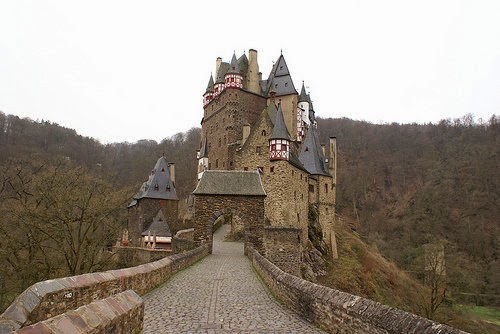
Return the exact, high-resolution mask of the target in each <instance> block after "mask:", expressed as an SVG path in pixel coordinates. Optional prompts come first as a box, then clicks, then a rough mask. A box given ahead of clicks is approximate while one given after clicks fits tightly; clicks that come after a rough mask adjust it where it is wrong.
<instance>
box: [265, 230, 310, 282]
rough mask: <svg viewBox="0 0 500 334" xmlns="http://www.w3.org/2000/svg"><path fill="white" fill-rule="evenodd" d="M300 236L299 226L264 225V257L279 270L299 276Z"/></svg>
mask: <svg viewBox="0 0 500 334" xmlns="http://www.w3.org/2000/svg"><path fill="white" fill-rule="evenodd" d="M301 236H302V230H301V229H300V228H294V227H281V226H266V227H265V228H264V249H265V255H266V258H267V259H268V260H269V261H271V262H272V263H274V264H275V265H276V266H278V267H279V268H280V269H281V270H283V271H285V272H287V273H289V274H292V275H295V276H299V277H300V266H301V264H302V247H301V245H302V243H301V240H300V238H301Z"/></svg>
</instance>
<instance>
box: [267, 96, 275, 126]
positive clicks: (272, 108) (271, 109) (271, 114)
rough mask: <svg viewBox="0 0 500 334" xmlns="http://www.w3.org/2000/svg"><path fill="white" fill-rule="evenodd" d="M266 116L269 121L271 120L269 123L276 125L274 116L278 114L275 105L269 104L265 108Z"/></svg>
mask: <svg viewBox="0 0 500 334" xmlns="http://www.w3.org/2000/svg"><path fill="white" fill-rule="evenodd" d="M266 111H267V115H268V116H269V119H270V120H271V123H273V126H274V123H276V114H277V113H278V108H276V105H275V104H274V103H272V102H271V103H269V105H268V106H267V108H266Z"/></svg>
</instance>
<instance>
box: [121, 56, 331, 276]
mask: <svg viewBox="0 0 500 334" xmlns="http://www.w3.org/2000/svg"><path fill="white" fill-rule="evenodd" d="M215 65H216V68H215V74H216V75H215V80H214V78H213V77H212V76H210V79H209V82H208V86H207V89H206V91H205V93H204V94H203V118H202V121H201V125H202V129H201V142H200V149H199V150H198V151H197V159H198V181H199V180H201V179H202V177H203V175H204V174H207V175H208V176H209V178H216V179H217V180H218V181H213V182H215V183H218V184H220V182H223V183H224V182H226V183H230V182H232V181H231V180H230V179H232V180H236V179H237V178H238V176H236V175H235V174H234V173H236V172H237V171H240V172H243V171H258V174H259V175H258V177H257V179H259V178H260V180H259V181H258V183H259V184H260V183H261V186H260V187H261V188H263V192H262V194H263V195H264V196H265V199H264V200H263V206H264V208H263V213H264V214H263V226H265V227H267V229H266V232H258V233H259V236H258V239H259V240H261V241H262V240H264V241H263V242H264V243H266V244H267V246H263V248H262V251H263V252H265V253H266V254H267V256H268V257H270V256H271V254H272V255H276V254H277V253H279V252H283V249H285V248H287V249H289V250H287V251H286V252H288V253H290V254H292V253H293V254H295V256H294V257H293V256H292V257H293V258H294V260H293V261H288V263H289V264H290V263H292V262H294V261H295V263H297V262H300V261H301V260H300V259H301V258H302V253H303V250H306V249H307V248H308V245H310V243H309V241H314V242H313V245H314V246H315V247H316V248H318V249H320V250H321V251H322V252H323V253H327V252H330V254H331V256H333V257H336V256H337V250H336V240H335V233H334V217H335V193H336V140H335V137H330V141H329V145H328V149H326V148H325V146H322V145H320V142H319V139H318V129H317V123H316V119H315V112H314V107H313V104H312V101H311V98H310V95H309V94H308V93H307V92H306V89H305V86H304V84H302V89H301V92H300V94H299V93H298V92H297V90H296V89H295V86H294V83H293V81H292V77H291V75H290V71H289V69H288V66H287V64H286V61H285V58H284V56H283V54H281V55H280V56H279V58H278V60H277V61H276V62H275V63H274V65H273V68H272V70H271V73H270V74H269V76H268V78H267V79H266V80H264V79H262V73H260V72H259V64H258V61H257V51H255V50H250V51H249V58H247V56H246V54H243V55H242V56H241V57H239V58H237V57H236V55H235V54H233V57H232V59H231V62H223V61H222V59H221V58H217V60H216V64H215ZM207 171H210V172H209V173H208V172H207ZM214 171H232V172H233V173H226V174H224V175H225V176H224V177H225V178H227V180H226V181H221V180H222V179H221V177H222V174H220V175H218V176H215V175H214V174H213V173H214ZM255 173H256V172H255ZM243 174H244V173H243ZM247 177H250V178H252V176H248V175H247ZM206 179H208V178H206ZM213 180H215V179H213ZM207 182H208V181H207ZM209 182H212V181H209ZM200 184H201V182H200V183H198V187H199V186H200ZM235 188H237V185H235V184H233V187H232V188H231V191H232V192H233V193H234V194H236V193H239V191H238V190H237V189H235ZM227 189H229V188H227ZM227 189H226V190H227ZM199 191H200V189H198V188H197V190H195V191H194V192H193V195H196V193H197V192H198V193H199ZM225 203H226V204H227V203H228V202H225ZM223 204H224V203H222V204H221V205H223ZM259 205H260V204H259ZM128 209H129V222H128V225H129V226H128V233H130V236H131V241H132V244H135V245H142V246H144V245H149V246H151V245H152V244H153V243H154V245H155V246H158V243H157V242H156V239H157V237H163V238H166V239H164V240H171V237H172V235H171V234H168V233H167V232H169V231H170V228H171V226H170V228H169V227H168V225H169V224H172V223H174V224H175V222H177V221H179V217H178V216H179V199H178V198H177V195H176V192H175V169H174V165H173V164H169V163H167V160H166V158H165V157H161V158H160V159H158V161H157V163H156V165H155V167H154V168H153V169H152V171H151V175H150V177H149V179H148V180H147V181H146V182H144V184H143V185H142V187H141V189H140V190H139V192H138V193H137V194H136V195H135V196H134V198H133V201H132V202H131V203H130V205H129V207H128ZM193 210H194V211H195V209H193ZM257 211H259V212H260V207H259V208H258V209H257ZM219 214H220V213H219ZM195 216H196V215H195ZM196 217H199V215H198V216H196ZM247 219H248V217H247ZM259 219H260V218H259ZM195 220H196V219H195ZM243 220H244V219H243V218H242V217H241V216H238V214H237V212H236V213H235V215H233V216H232V217H231V223H232V227H233V230H234V231H236V230H237V229H239V230H240V231H242V229H243V227H242V226H244V225H245V224H246V222H244V221H243ZM205 223H206V222H204V221H203V222H200V224H201V225H203V224H205ZM194 224H195V225H196V222H195V223H194ZM160 230H163V231H167V232H163V233H162V234H161V235H160V234H159V233H160ZM194 230H195V232H194V234H195V239H196V238H199V239H196V240H194V241H195V242H198V243H200V242H201V243H202V242H206V241H207V240H209V239H210V237H209V236H207V235H205V234H204V233H201V232H200V230H205V228H202V227H198V230H197V226H194ZM234 231H233V232H234ZM200 233H201V234H200ZM253 233H257V232H255V231H254V232H253ZM152 235H154V242H153V243H151V236H152ZM206 237H208V238H209V239H206ZM254 237H255V235H254ZM168 238H170V239H168ZM312 239H314V240H312ZM259 242H260V241H259ZM285 244H287V245H288V246H286V247H285V246H284V245H285ZM166 246H167V247H168V245H166ZM293 270H295V268H294V269H293Z"/></svg>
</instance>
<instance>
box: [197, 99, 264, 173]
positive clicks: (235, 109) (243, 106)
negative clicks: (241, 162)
mask: <svg viewBox="0 0 500 334" xmlns="http://www.w3.org/2000/svg"><path fill="white" fill-rule="evenodd" d="M265 106H266V99H265V98H264V97H262V96H260V95H256V94H253V93H250V92H246V91H242V90H237V89H226V90H224V91H223V92H222V93H221V94H220V95H219V97H217V98H216V99H215V100H213V101H212V102H210V104H209V105H207V106H206V107H205V109H204V119H203V125H202V131H203V133H202V137H203V138H205V137H206V138H207V142H208V145H209V147H208V157H209V169H212V170H214V169H218V170H232V169H234V167H233V166H234V154H235V151H236V148H237V145H235V143H237V142H238V141H241V139H242V136H243V125H245V124H250V125H252V124H254V123H255V121H256V120H257V118H258V116H259V114H260V112H261V111H262V110H263V109H264V108H265Z"/></svg>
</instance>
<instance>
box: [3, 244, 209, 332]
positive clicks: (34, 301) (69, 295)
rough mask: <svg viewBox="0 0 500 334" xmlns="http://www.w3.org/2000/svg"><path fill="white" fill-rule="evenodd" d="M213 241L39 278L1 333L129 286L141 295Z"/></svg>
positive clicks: (19, 300)
mask: <svg viewBox="0 0 500 334" xmlns="http://www.w3.org/2000/svg"><path fill="white" fill-rule="evenodd" d="M209 251H210V245H208V244H206V245H202V246H200V247H197V248H196V249H193V250H191V251H188V252H185V253H181V254H175V255H171V256H168V257H165V258H163V259H161V260H158V261H155V262H150V263H146V264H143V265H140V266H136V267H131V268H124V269H118V270H109V271H105V272H98V273H90V274H84V275H78V276H72V277H63V278H58V279H53V280H47V281H43V282H38V283H35V284H33V285H32V286H30V287H29V288H28V289H26V290H25V291H24V292H23V293H21V294H20V295H19V296H18V297H17V298H16V299H15V300H14V302H13V303H12V304H11V305H10V306H9V307H8V308H7V309H6V310H5V312H4V313H3V314H2V315H1V316H0V333H1V334H3V333H10V332H11V331H12V330H17V329H19V328H22V327H25V326H28V325H31V324H34V323H37V322H40V321H44V320H46V319H48V318H52V317H54V316H57V315H60V314H63V313H65V312H67V311H69V310H75V309H77V308H79V307H81V306H83V305H87V304H90V303H92V302H94V301H96V300H101V299H104V298H107V297H110V296H113V295H116V294H118V293H121V292H123V291H126V290H133V291H135V292H136V293H138V294H139V295H142V294H144V293H146V292H148V291H150V290H151V289H153V288H154V287H156V286H158V285H160V284H161V283H163V282H165V281H166V280H167V279H168V278H169V277H170V276H172V275H173V274H174V273H176V272H177V271H179V270H182V269H184V268H186V267H188V266H190V265H191V264H193V263H195V262H197V261H198V260H200V259H201V258H203V257H205V256H206V255H208V254H209Z"/></svg>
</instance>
